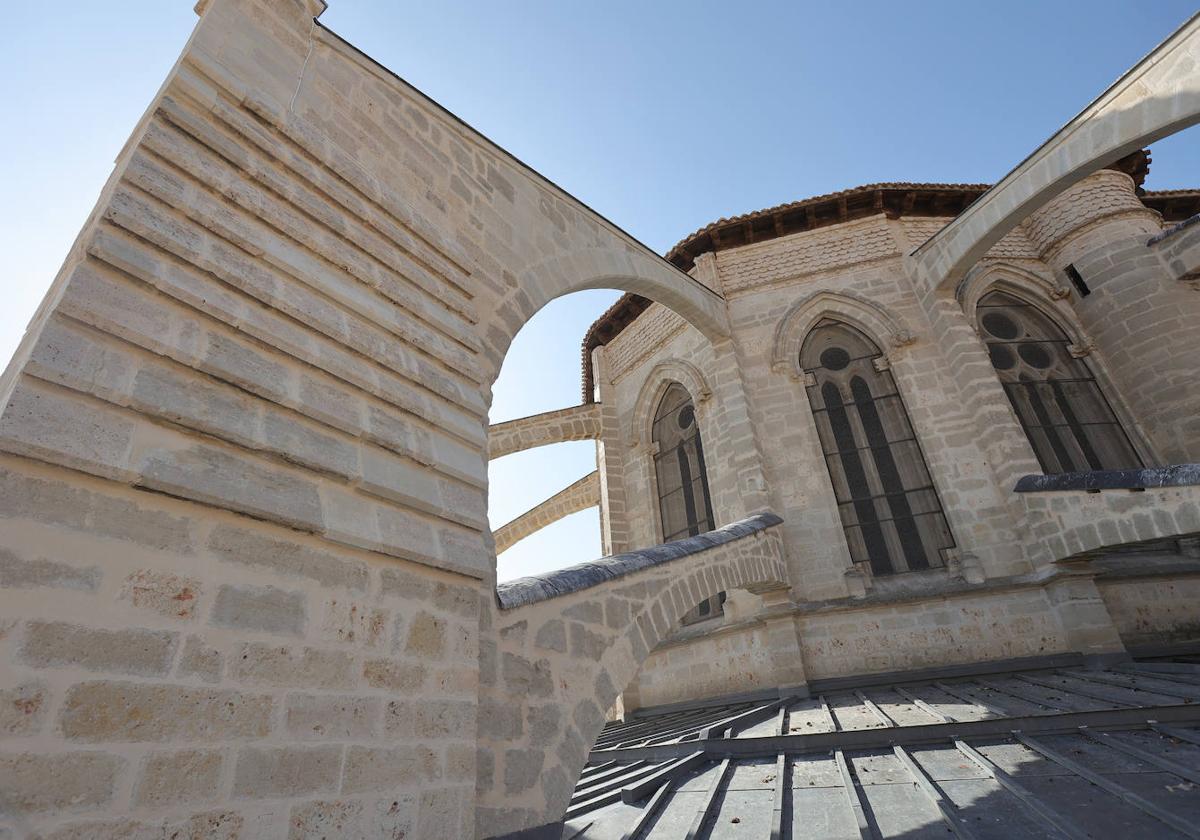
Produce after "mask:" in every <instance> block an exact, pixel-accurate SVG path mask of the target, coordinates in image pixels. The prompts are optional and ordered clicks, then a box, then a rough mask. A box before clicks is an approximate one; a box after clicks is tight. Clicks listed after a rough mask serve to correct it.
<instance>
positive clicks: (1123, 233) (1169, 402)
mask: <svg viewBox="0 0 1200 840" xmlns="http://www.w3.org/2000/svg"><path fill="white" fill-rule="evenodd" d="M1134 190H1135V187H1134V182H1133V179H1132V178H1130V177H1129V176H1128V175H1126V174H1124V173H1121V172H1115V171H1112V170H1101V171H1100V172H1096V173H1094V174H1093V175H1090V176H1088V177H1087V178H1085V179H1084V180H1083V181H1081V182H1079V183H1078V184H1076V185H1075V186H1073V187H1071V188H1070V189H1068V190H1066V191H1065V192H1064V193H1063V194H1062V195H1060V196H1059V197H1057V198H1055V199H1054V200H1053V201H1051V202H1049V203H1048V204H1046V205H1045V206H1044V207H1043V208H1041V209H1040V210H1038V211H1037V212H1036V213H1034V214H1033V215H1031V216H1030V217H1029V218H1028V219H1027V220H1026V221H1025V222H1024V223H1023V224H1024V227H1025V230H1026V233H1027V234H1028V235H1029V237H1030V239H1031V240H1032V241H1033V242H1034V243H1035V244H1036V245H1037V246H1038V248H1039V250H1040V251H1041V255H1042V259H1044V260H1045V261H1046V262H1047V263H1048V264H1049V265H1050V266H1051V267H1053V268H1054V270H1055V272H1056V273H1058V274H1059V277H1060V279H1061V282H1062V284H1063V286H1064V287H1067V288H1069V289H1070V290H1071V296H1070V298H1069V300H1070V302H1071V305H1072V306H1073V308H1074V309H1075V312H1076V314H1077V315H1078V318H1079V324H1080V326H1081V327H1082V328H1083V331H1084V333H1085V334H1086V336H1087V340H1085V342H1084V343H1083V344H1082V345H1081V346H1077V352H1078V353H1079V354H1080V355H1082V356H1088V355H1090V354H1092V353H1093V351H1095V355H1096V356H1097V357H1099V358H1096V359H1094V361H1095V364H1093V365H1092V367H1093V370H1094V371H1095V372H1097V373H1101V372H1106V373H1107V375H1108V377H1110V378H1111V383H1112V385H1113V386H1115V390H1116V391H1117V394H1109V399H1110V401H1116V400H1115V398H1116V397H1117V396H1118V395H1119V396H1120V400H1119V402H1123V404H1124V405H1125V406H1127V407H1128V409H1129V413H1130V414H1131V415H1132V416H1131V417H1129V418H1128V420H1130V421H1132V423H1133V424H1136V427H1138V428H1139V430H1140V433H1141V434H1140V435H1139V434H1138V433H1137V432H1135V431H1134V430H1133V429H1131V430H1130V431H1131V432H1133V433H1131V434H1130V437H1131V438H1132V439H1133V440H1134V445H1135V446H1139V445H1140V448H1141V449H1142V455H1143V458H1145V459H1146V460H1147V461H1149V462H1151V463H1154V462H1159V463H1183V462H1192V461H1196V460H1200V420H1197V419H1196V418H1200V389H1197V388H1195V387H1192V385H1193V384H1194V381H1195V372H1196V359H1197V358H1198V357H1200V295H1197V294H1196V292H1195V290H1193V289H1192V288H1190V287H1189V286H1188V285H1187V284H1186V283H1183V282H1180V281H1179V280H1178V279H1177V278H1175V277H1174V276H1173V275H1172V273H1171V272H1170V271H1168V269H1167V266H1166V265H1165V264H1164V262H1163V261H1162V260H1161V259H1160V257H1159V255H1158V253H1157V251H1156V249H1155V248H1154V245H1153V243H1151V241H1150V240H1151V239H1152V237H1154V236H1155V235H1157V234H1158V233H1160V231H1161V227H1162V225H1161V220H1160V218H1159V216H1158V214H1157V213H1155V212H1154V211H1152V210H1149V209H1147V208H1146V207H1145V206H1144V205H1143V204H1142V202H1141V201H1140V200H1139V199H1138V197H1137V195H1136V193H1135V191H1134ZM1073 278H1074V279H1073ZM1080 284H1082V286H1081V285H1080ZM1102 384H1103V383H1102ZM1120 413H1121V412H1120V411H1118V414H1120ZM1139 437H1141V438H1142V439H1141V440H1139ZM1147 443H1148V444H1149V446H1148V447H1147V446H1146V445H1145V444H1147Z"/></svg>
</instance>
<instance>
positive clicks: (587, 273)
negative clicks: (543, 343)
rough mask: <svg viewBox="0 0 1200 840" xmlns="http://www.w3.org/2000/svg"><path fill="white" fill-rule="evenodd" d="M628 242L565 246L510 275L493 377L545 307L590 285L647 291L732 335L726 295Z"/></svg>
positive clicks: (493, 334)
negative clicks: (527, 325)
mask: <svg viewBox="0 0 1200 840" xmlns="http://www.w3.org/2000/svg"><path fill="white" fill-rule="evenodd" d="M620 235H621V236H626V235H625V234H620ZM622 244H624V243H619V242H618V243H614V245H613V246H609V247H597V246H591V247H588V246H579V245H574V246H573V247H568V248H563V249H561V253H558V254H556V255H555V256H552V257H547V258H545V259H543V260H540V261H539V262H536V263H533V264H531V265H528V266H526V267H524V268H523V269H521V270H519V271H517V272H513V273H512V274H511V275H510V276H509V284H510V285H511V286H512V287H513V289H514V291H511V292H509V293H508V294H507V295H506V296H505V298H504V299H503V301H502V302H501V303H500V304H499V305H498V307H497V311H496V313H495V315H494V317H493V318H491V319H490V323H489V324H487V331H488V333H489V336H490V340H489V344H490V349H491V353H492V355H493V356H494V358H493V359H492V366H493V367H494V370H493V371H491V373H490V379H491V380H494V379H495V376H496V375H497V374H498V373H499V370H500V362H501V361H502V360H503V358H504V355H505V354H506V353H507V352H508V347H509V345H510V344H511V343H512V340H513V339H514V338H515V337H516V335H517V333H518V332H519V331H520V329H521V327H523V326H524V325H525V324H526V323H527V322H528V321H529V320H530V319H531V318H532V317H533V316H534V315H536V314H537V312H538V311H539V310H541V308H542V307H543V306H545V305H546V304H548V303H549V302H550V301H552V300H554V299H556V298H560V297H564V296H565V295H569V294H572V293H574V292H582V291H586V290H589V289H616V290H619V291H622V292H630V293H633V294H636V295H641V296H642V297H645V298H649V299H650V300H652V301H654V302H656V303H660V304H662V305H663V306H665V307H667V308H668V309H670V310H671V311H672V312H674V313H675V314H677V315H679V316H680V317H681V318H683V319H684V320H686V321H687V322H688V323H689V324H691V325H692V326H693V327H695V328H696V329H697V330H698V331H699V332H700V333H701V334H702V335H704V336H705V337H706V338H707V339H709V340H710V341H718V340H721V339H724V338H728V336H729V323H728V316H727V314H726V311H725V299H724V298H723V297H722V296H721V295H720V294H718V293H717V292H714V291H713V290H712V289H710V288H708V287H707V286H705V285H704V284H703V283H701V282H700V281H699V280H696V279H695V278H693V277H691V276H689V275H687V274H685V273H684V272H683V271H681V270H679V269H678V268H676V267H675V266H674V265H672V264H671V263H669V262H667V261H666V260H664V259H662V258H661V257H659V256H658V255H656V254H654V253H652V252H651V251H650V250H649V249H646V248H645V247H644V246H641V245H640V244H638V243H634V242H633V240H629V243H628V244H629V246H632V245H635V244H637V246H638V247H636V248H635V247H620V245H622ZM489 381H490V380H489Z"/></svg>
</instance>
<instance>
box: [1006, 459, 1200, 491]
mask: <svg viewBox="0 0 1200 840" xmlns="http://www.w3.org/2000/svg"><path fill="white" fill-rule="evenodd" d="M1191 485H1200V464H1170V465H1168V466H1165V467H1146V468H1145V469H1140V470H1094V471H1092V472H1069V473H1054V474H1052V475H1023V476H1021V478H1020V479H1018V481H1017V486H1016V487H1014V488H1013V492H1014V493H1040V492H1050V491H1056V490H1087V491H1089V492H1093V493H1096V492H1099V491H1101V490H1145V489H1146V488H1147V487H1187V486H1191Z"/></svg>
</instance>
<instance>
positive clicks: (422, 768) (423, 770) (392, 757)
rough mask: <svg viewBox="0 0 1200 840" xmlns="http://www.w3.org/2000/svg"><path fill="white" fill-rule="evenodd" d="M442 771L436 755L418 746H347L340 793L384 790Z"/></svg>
mask: <svg viewBox="0 0 1200 840" xmlns="http://www.w3.org/2000/svg"><path fill="white" fill-rule="evenodd" d="M440 774H441V768H440V766H439V762H438V757H437V754H436V753H434V752H433V750H431V749H429V748H428V747H425V746H421V745H415V744H414V745H404V746H397V747H358V746H351V747H347V749H346V766H345V771H344V773H343V776H342V793H386V792H388V791H393V790H395V789H396V788H398V787H401V788H402V787H405V786H413V785H420V784H422V783H424V782H429V781H432V780H433V779H436V778H438V776H439V775H440Z"/></svg>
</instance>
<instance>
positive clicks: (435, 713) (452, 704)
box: [384, 699, 476, 740]
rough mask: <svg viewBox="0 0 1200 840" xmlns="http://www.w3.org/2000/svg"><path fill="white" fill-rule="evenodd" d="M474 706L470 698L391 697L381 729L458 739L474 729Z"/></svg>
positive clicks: (405, 735) (411, 735)
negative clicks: (414, 698) (451, 699)
mask: <svg viewBox="0 0 1200 840" xmlns="http://www.w3.org/2000/svg"><path fill="white" fill-rule="evenodd" d="M475 708H476V707H475V702H474V701H473V700H463V701H445V700H424V699H422V700H393V701H392V702H390V703H388V706H387V712H386V714H385V717H384V728H385V729H386V730H387V731H388V732H389V733H391V734H393V735H396V736H397V737H401V738H421V739H425V740H434V739H442V738H461V737H463V736H464V735H465V734H468V733H471V732H474V731H475Z"/></svg>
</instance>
